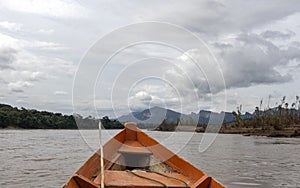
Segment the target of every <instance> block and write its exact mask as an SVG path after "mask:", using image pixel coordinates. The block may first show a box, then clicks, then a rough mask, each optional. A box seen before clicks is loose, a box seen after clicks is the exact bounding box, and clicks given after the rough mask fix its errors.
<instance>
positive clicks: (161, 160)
mask: <svg viewBox="0 0 300 188" xmlns="http://www.w3.org/2000/svg"><path fill="white" fill-rule="evenodd" d="M103 152H104V156H103V157H104V167H103V168H104V184H105V187H108V188H114V187H195V188H196V187H197V188H223V187H224V186H223V185H221V183H219V182H218V181H216V180H215V179H214V178H212V177H209V176H208V175H207V174H205V173H204V172H202V171H201V170H199V169H197V168H196V167H194V166H193V165H191V164H190V163H189V162H187V161H185V160H183V159H182V158H180V157H179V156H177V155H176V154H174V153H173V152H171V151H170V150H168V149H167V148H165V147H164V146H162V145H161V144H159V143H158V142H157V141H155V140H154V139H153V138H151V137H149V136H148V135H147V134H145V133H144V132H143V131H141V130H140V129H138V128H137V124H136V123H126V124H125V129H124V130H122V131H121V132H120V133H118V134H117V135H116V136H114V137H113V138H112V139H111V140H109V141H108V142H107V143H106V144H105V145H104V146H103ZM100 168H101V167H100V157H99V152H95V153H94V154H93V155H92V156H91V157H90V158H89V159H88V160H87V161H86V162H85V163H84V165H83V166H81V167H80V168H79V170H77V171H76V172H75V174H74V175H73V176H72V177H71V178H70V179H69V181H68V182H67V183H66V184H65V185H64V186H63V187H64V188H99V187H100V184H101V176H102V175H101V173H100V172H101V169H100Z"/></svg>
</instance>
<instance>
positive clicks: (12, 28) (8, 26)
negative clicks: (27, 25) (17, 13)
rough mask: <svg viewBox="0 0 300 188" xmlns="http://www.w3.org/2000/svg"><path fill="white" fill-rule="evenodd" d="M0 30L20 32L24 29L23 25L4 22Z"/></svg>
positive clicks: (0, 24)
mask: <svg viewBox="0 0 300 188" xmlns="http://www.w3.org/2000/svg"><path fill="white" fill-rule="evenodd" d="M0 28H4V29H7V30H10V31H19V30H20V29H21V28H22V24H19V23H14V22H8V21H2V22H0Z"/></svg>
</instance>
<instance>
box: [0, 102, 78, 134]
mask: <svg viewBox="0 0 300 188" xmlns="http://www.w3.org/2000/svg"><path fill="white" fill-rule="evenodd" d="M7 127H13V128H22V129H76V128H77V126H76V123H75V121H74V118H73V116H69V115H62V114H61V113H52V112H46V111H37V110H28V109H25V108H21V109H18V108H16V107H12V106H10V105H7V104H0V128H7Z"/></svg>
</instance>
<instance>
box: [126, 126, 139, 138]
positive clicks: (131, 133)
mask: <svg viewBox="0 0 300 188" xmlns="http://www.w3.org/2000/svg"><path fill="white" fill-rule="evenodd" d="M136 127H137V124H136V123H133V122H131V123H125V139H126V140H127V141H128V140H136V130H137V128H136Z"/></svg>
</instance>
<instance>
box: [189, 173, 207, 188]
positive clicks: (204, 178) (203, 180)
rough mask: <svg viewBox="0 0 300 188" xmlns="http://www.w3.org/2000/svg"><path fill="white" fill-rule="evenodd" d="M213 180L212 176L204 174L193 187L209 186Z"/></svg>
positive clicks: (202, 187) (204, 187)
mask: <svg viewBox="0 0 300 188" xmlns="http://www.w3.org/2000/svg"><path fill="white" fill-rule="evenodd" d="M210 182H211V178H210V177H209V176H207V175H204V176H202V178H200V179H199V180H197V181H196V183H194V184H193V186H192V188H207V187H208V186H209V184H210Z"/></svg>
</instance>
